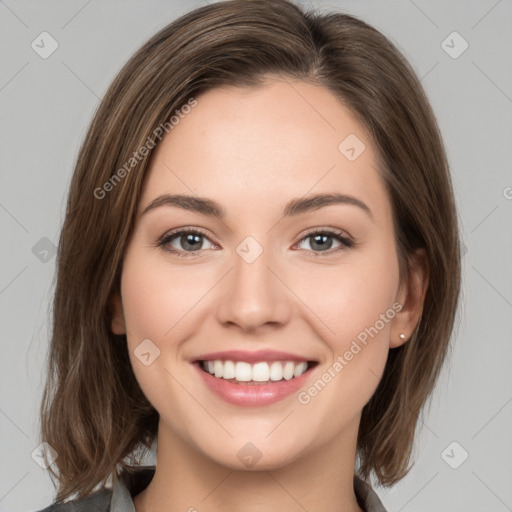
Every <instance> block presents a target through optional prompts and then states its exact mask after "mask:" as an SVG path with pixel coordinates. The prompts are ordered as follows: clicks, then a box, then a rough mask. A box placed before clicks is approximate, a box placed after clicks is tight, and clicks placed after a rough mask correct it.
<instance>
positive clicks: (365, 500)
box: [354, 475, 386, 512]
mask: <svg viewBox="0 0 512 512" xmlns="http://www.w3.org/2000/svg"><path fill="white" fill-rule="evenodd" d="M354 491H355V493H356V497H357V501H358V503H359V506H360V507H361V508H362V509H363V510H364V511H365V512H386V509H385V508H384V505H383V504H382V501H380V498H379V496H378V495H377V493H376V492H375V491H374V490H373V488H372V486H371V485H370V484H369V483H368V482H366V481H365V480H363V479H362V478H360V477H358V476H357V475H354Z"/></svg>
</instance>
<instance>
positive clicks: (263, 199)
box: [141, 80, 389, 214]
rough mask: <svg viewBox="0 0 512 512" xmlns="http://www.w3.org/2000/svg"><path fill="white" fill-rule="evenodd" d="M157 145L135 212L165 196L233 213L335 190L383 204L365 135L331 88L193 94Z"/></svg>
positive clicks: (273, 86) (275, 86) (294, 85)
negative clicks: (186, 197)
mask: <svg viewBox="0 0 512 512" xmlns="http://www.w3.org/2000/svg"><path fill="white" fill-rule="evenodd" d="M196 100H197V105H196V106H195V107H194V108H192V109H190V111H189V112H188V113H187V114H183V113H182V115H181V116H180V120H179V122H178V124H176V125H175V126H174V127H173V129H172V130H171V131H170V133H169V134H168V135H166V136H165V137H164V138H163V140H162V141H161V142H159V144H158V146H157V147H156V149H155V152H154V154H153V156H152V161H151V165H150V167H149V169H148V174H147V176H146V180H145V185H144V190H143V195H142V200H141V208H143V206H144V204H146V203H147V202H149V201H150V200H152V199H154V198H155V197H157V196H158V195H160V194H163V193H179V194H191V193H193V194H197V195H200V196H208V197H212V198H213V199H215V200H216V201H218V202H221V203H222V204H225V205H226V210H227V212H228V214H229V213H230V207H231V209H234V208H235V207H239V208H244V207H246V206H247V205H248V201H249V202H250V203H255V202H258V203H259V204H260V207H261V205H262V204H268V205H269V207H271V206H272V205H277V204H279V205H282V204H283V203H284V202H286V200H287V198H288V197H289V198H292V197H298V196H303V195H305V194H308V193H320V192H340V193H346V194H352V195H355V196H358V197H360V198H361V199H363V198H364V199H363V200H364V201H365V202H371V203H374V205H375V208H384V209H386V208H389V205H388V204H386V201H387V194H386V191H385V187H384V184H383V182H382V180H381V178H380V176H379V173H378V172H377V154H376V148H374V147H373V143H372V142H371V140H370V138H369V135H368V133H367V130H366V128H365V126H364V125H362V124H361V123H360V122H359V121H358V120H357V118H356V116H355V115H354V114H353V113H352V112H351V111H350V110H349V109H347V108H346V107H345V106H344V105H343V104H342V103H341V101H340V100H339V99H338V98H337V97H336V96H335V95H334V94H333V93H332V92H330V91H329V90H328V89H326V88H324V87H321V86H318V85H313V84H310V83H306V82H300V81H294V82H293V81H285V80H272V81H268V82H266V83H265V84H264V85H262V86H261V87H257V88H240V87H236V88H235V87H222V88H216V89H213V90H210V91H208V92H206V93H204V94H202V95H200V96H198V97H197V98H196Z"/></svg>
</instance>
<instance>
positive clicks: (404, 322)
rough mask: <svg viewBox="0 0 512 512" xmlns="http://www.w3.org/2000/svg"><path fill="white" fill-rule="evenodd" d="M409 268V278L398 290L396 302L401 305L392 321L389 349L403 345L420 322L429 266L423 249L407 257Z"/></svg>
mask: <svg viewBox="0 0 512 512" xmlns="http://www.w3.org/2000/svg"><path fill="white" fill-rule="evenodd" d="M409 268H410V278H409V280H407V279H406V277H404V281H403V282H402V283H400V287H399V290H398V294H397V298H396V300H397V302H398V303H399V304H402V309H401V310H400V311H399V312H398V313H397V314H396V316H395V318H394V319H393V325H392V328H391V335H390V336H391V337H390V340H389V348H396V347H399V346H401V345H403V344H404V343H405V342H406V341H407V340H408V339H409V338H410V337H411V336H412V333H413V332H414V329H415V328H416V327H417V326H418V324H419V322H420V319H421V313H422V311H423V304H424V302H425V295H426V293H427V288H428V283H429V266H428V258H427V255H426V252H425V249H417V250H416V252H415V253H414V254H413V255H412V256H409ZM400 334H404V335H405V337H404V338H403V339H402V338H400Z"/></svg>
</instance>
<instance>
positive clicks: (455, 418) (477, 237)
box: [0, 0, 512, 512]
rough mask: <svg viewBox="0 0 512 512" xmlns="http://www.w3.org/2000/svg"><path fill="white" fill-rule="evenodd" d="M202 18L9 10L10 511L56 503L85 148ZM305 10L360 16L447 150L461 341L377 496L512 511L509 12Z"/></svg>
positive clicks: (1, 419)
mask: <svg viewBox="0 0 512 512" xmlns="http://www.w3.org/2000/svg"><path fill="white" fill-rule="evenodd" d="M204 4H205V2H204V1H203V2H199V1H190V2H185V1H183V0H182V1H170V0H167V1H156V0H152V1H146V2H142V1H138V2H135V1H120V0H118V1H99V0H89V1H87V0H77V1H75V0H68V1H66V2H64V1H47V0H44V1H15V0H5V1H2V0H0V38H1V46H0V51H1V67H0V108H1V117H0V118H1V124H0V126H1V134H0V144H1V152H0V154H1V158H2V163H1V167H0V169H1V173H2V175H1V180H2V181H1V183H2V186H1V188H0V221H1V230H2V232H1V237H2V250H1V257H2V260H1V265H0V307H1V311H2V320H3V321H2V322H1V323H0V329H1V347H2V357H1V358H0V364H1V371H0V379H1V396H0V432H1V437H0V442H1V447H2V457H1V466H0V510H2V511H7V510H8V511H12V512H16V511H25V510H26V511H30V510H37V509H39V508H43V507H44V506H46V505H48V504H49V503H50V502H51V501H52V500H53V497H54V489H53V486H52V485H51V481H50V479H49V476H48V475H47V472H46V471H45V470H44V469H42V468H41V467H40V466H39V465H38V464H36V462H35V461H34V460H33V459H32V457H31V454H32V452H33V451H34V450H35V449H36V448H37V445H38V443H37V438H38V437H37V434H38V417H37V415H38V408H39V400H40V396H41V392H42V386H43V379H44V376H43V374H42V365H43V362H44V357H45V354H46V350H47V347H48V329H49V327H48V308H49V306H48V305H49V300H50V298H51V291H52V289H51V285H52V278H53V273H54V268H55V267H54V264H55V257H54V255H53V252H52V249H53V247H54V244H57V241H58V234H59V229H60V226H61V222H62V219H63V215H64V206H65V197H66V192H67V188H68V185H69V180H70V176H71V172H72V169H73V165H74V162H75V159H76V155H77V151H78V147H79V144H80V142H81V140H82V138H83V136H84V134H85V130H86V128H87V125H88V122H89V120H90V119H91V116H92V113H93V112H94V110H95V109H96V107H97V105H98V102H99V98H101V96H102V95H103V94H104V92H105V90H106V88H107V86H108V84H109V83H110V82H111V80H112V79H113V78H114V76H115V74H116V73H117V71H118V70H119V69H120V67H121V66H122V64H123V63H124V62H125V61H126V59H127V58H128V57H129V56H130V55H131V54H132V53H133V52H134V51H135V50H136V49H137V48H138V47H139V46H140V45H141V44H142V43H143V42H144V41H145V40H146V39H147V38H148V37H150V36H151V35H152V34H154V33H155V32H156V31H157V30H158V29H160V28H162V27H163V26H164V25H166V24H168V23H169V22H170V21H172V20H173V19H175V18H176V17H178V16H179V15H181V14H183V13H185V12H187V11H188V10H190V9H192V8H194V7H197V6H200V5H204ZM307 5H313V6H316V7H322V8H326V9H337V10H343V11H346V12H348V13H352V14H355V15H358V16H360V17H361V18H362V19H364V20H365V21H367V22H369V23H370V24H372V25H374V26H375V27H376V28H378V29H379V30H381V31H382V32H384V34H386V35H387V36H388V37H390V38H391V40H393V41H394V42H395V43H396V44H397V45H398V47H399V48H400V49H401V50H402V51H403V52H404V54H405V55H406V57H407V58H408V59H409V61H410V62H411V63H412V65H413V67H414V68H415V69H416V71H417V73H418V74H419V76H420V77H422V82H423V84H424V86H425V88H426V90H427V94H428V95H429V98H430V100H431V103H432V106H433V108H434V110H435V112H436V114H437V117H438V120H439V123H440V126H441V130H442V133H443V136H444V139H445V143H446V146H447V149H448V156H449V159H450V164H451V169H452V173H453V179H454V183H455V188H456V199H457V203H458V207H459V212H460V219H461V225H462V235H463V240H464V243H465V247H466V253H465V256H464V262H463V264H464V278H463V297H462V308H461V321H460V327H459V329H458V332H457V335H456V337H455V339H454V345H453V356H452V358H451V359H450V361H449V363H448V364H447V365H446V368H445V372H444V373H443V375H442V378H441V380H440V381H439V384H438V386H437V388H436V392H435V395H434V399H433V401H432V406H431V408H430V411H429V412H428V414H426V415H425V418H424V421H423V425H422V428H421V434H420V435H419V436H418V438H417V443H416V449H415V456H416V465H415V466H414V468H413V469H412V470H411V472H410V473H409V474H408V475H407V477H405V478H404V479H403V480H402V481H401V482H400V483H399V484H397V485H396V486H395V487H394V488H393V489H392V490H386V489H381V488H376V490H377V492H378V493H379V495H380V496H381V497H382V500H383V502H384V504H385V506H386V507H387V508H388V510H389V511H390V512H391V511H405V512H412V511H415V512H421V511H425V512H426V511H431V510H436V511H438V512H441V511H450V512H457V511H461V512H462V511H465V512H467V511H482V510H485V511H486V512H491V511H496V512H501V511H506V510H512V485H511V484H512V463H511V460H512V442H511V436H510V432H511V431H512V430H511V425H512V379H511V376H510V375H511V372H510V362H511V354H512V344H511V341H512V340H511V327H512V265H511V262H512V172H511V162H512V158H511V156H512V144H511V141H512V137H511V135H512V117H511V114H512V30H511V27H510V22H511V21H512V2H511V1H510V0H500V1H496V0H475V1H451V2H446V1H441V0H436V1H429V2H427V1H425V0H414V1H412V0H411V1H409V0H400V1H386V2H379V1H338V2H334V1H333V2H322V1H320V0H317V1H315V2H312V3H311V2H307ZM43 31H46V32H48V33H49V34H51V36H52V37H53V38H54V39H55V40H56V41H57V43H58V45H59V46H58V48H57V50H56V51H55V52H54V53H53V54H52V55H51V56H49V57H48V58H46V59H43V58H41V57H40V56H39V54H38V53H36V51H34V50H33V49H32V47H31V43H32V41H34V40H36V42H37V41H38V40H40V39H36V38H38V36H39V34H40V33H41V32H43ZM453 31H456V32H458V33H459V34H460V36H462V38H463V39H464V40H465V41H467V43H468V44H469V47H468V48H467V50H466V51H465V52H464V53H462V54H461V55H458V56H457V58H453V55H454V54H457V53H458V52H459V51H460V50H461V49H462V48H463V47H462V44H463V42H462V40H461V39H457V37H458V36H455V39H454V38H453V36H452V37H451V38H448V39H447V40H446V38H447V36H449V35H450V34H451V33H452V32H453ZM444 40H446V42H445V43H443V41H444ZM45 47H46V48H48V47H49V46H48V44H46V45H45ZM450 47H452V48H450ZM447 51H448V52H451V53H452V56H450V55H449V54H448V53H447ZM454 441H455V442H456V443H457V444H455V445H452V444H451V443H453V442H454ZM466 452H467V454H468V455H469V456H468V458H467V459H466V460H464V456H465V453H466ZM463 460H464V461H463ZM462 461H463V462H462ZM452 466H458V467H457V469H454V468H453V467H452ZM310 512H313V511H310Z"/></svg>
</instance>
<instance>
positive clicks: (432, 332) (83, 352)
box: [40, 0, 460, 501]
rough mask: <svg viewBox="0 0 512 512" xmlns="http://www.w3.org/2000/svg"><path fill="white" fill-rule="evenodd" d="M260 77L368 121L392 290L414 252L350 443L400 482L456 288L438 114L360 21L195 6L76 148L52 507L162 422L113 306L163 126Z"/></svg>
mask: <svg viewBox="0 0 512 512" xmlns="http://www.w3.org/2000/svg"><path fill="white" fill-rule="evenodd" d="M272 75H276V76H280V77H289V78H290V79H299V80H303V81H308V82H310V83H314V84H318V85H321V86H324V87H326V88H327V89H329V90H330V91H331V92H332V93H333V94H334V95H335V96H336V97H337V98H339V100H340V101H341V102H342V103H343V104H344V105H345V106H347V107H348V108H349V109H350V110H351V111H352V112H353V113H354V114H355V115H356V116H357V118H358V119H359V120H360V122H361V123H363V124H364V126H365V127H366V128H367V129H368V131H369V133H370V135H371V138H372V142H373V144H374V145H375V147H376V148H377V153H378V156H379V160H380V161H379V162H378V163H379V168H378V171H379V173H380V174H381V176H382V178H383V179H384V182H385V184H386V188H387V190H388V192H389V197H390V198H391V202H392V209H393V216H394V224H395V233H396V247H397V254H398V259H399V264H400V277H401V279H408V276H409V274H408V256H409V255H412V253H413V252H414V251H415V250H416V249H418V248H423V249H424V250H425V252H426V256H427V259H428V266H429V285H428V289H427V292H426V297H425V302H424V307H423V310H422V315H421V318H420V321H419V322H418V324H417V326H416V329H415V331H414V333H413V334H412V336H411V338H410V339H409V340H408V341H407V343H405V344H403V345H401V346H400V347H397V348H394V349H392V350H390V352H389V357H388V360H387V364H386V367H385V371H384V374H383V377H382V380H381V382H380V384H379V386H378V388H377V390H376V392H375V394H374V395H373V397H372V398H371V399H370V401H369V402H368V403H367V404H366V405H365V407H364V409H363V411H362V418H361V423H360V429H359V436H358V440H357V449H358V461H359V467H358V468H357V472H358V473H359V475H360V476H362V477H363V478H365V479H368V477H370V475H371V474H372V473H373V474H374V475H375V476H376V477H377V479H378V481H379V483H380V484H381V485H385V486H388V485H392V484H393V483H396V482H397V481H398V480H400V479H401V478H402V477H403V476H405V474H406V473H407V472H408V471H409V470H410V467H408V465H409V463H410V461H411V453H412V449H413V444H414V443H413V442H414V433H415V429H416V423H417V420H418V417H419V415H420V413H421V411H422V409H423V406H424V405H425V404H426V403H427V400H428V399H429V398H430V397H431V392H432V390H433V387H434V384H435V382H436V380H437V377H438V375H439V373H440V369H441V367H442V363H443V361H444V359H445V356H446V355H447V352H448V348H449V339H450V337H451V335H452V331H453V328H454V322H455V316H456V310H457V304H458V297H459V288H460V247H459V234H458V227H457V224H458V219H457V212H456V207H455V201H454V195H453V189H452V184H451V179H450V174H449V168H448V162H447V157H446V153H445V149H444V146H443V143H442V140H441V136H440V132H439V128H438V126H437V122H436V119H435V116H434V114H433V112H432V110H431V107H430V105H429V103H428V100H427V98H426V95H425V92H424V90H423V88H422V85H421V83H420V81H419V79H418V78H417V76H416V74H415V72H414V71H413V69H412V68H411V67H410V65H409V64H408V63H407V61H406V60H405V58H404V57H403V55H402V54H401V53H400V52H399V51H398V50H397V48H396V47H395V46H394V45H393V44H392V43H391V42H390V41H389V40H388V39H387V38H386V37H385V36H384V35H383V34H381V33H380V32H379V31H378V30H376V29H374V28H372V27H371V26H369V25H367V24H366V23H364V22H363V21H361V20H359V19H357V18H356V17H353V16H350V15H347V14H342V13H318V12H313V11H305V10H303V9H302V8H301V7H299V6H298V5H295V4H294V3H292V2H291V1H287V0H243V1H242V0H232V1H223V2H218V3H214V4H212V5H208V6H205V7H202V8H198V9H196V10H193V11H191V12H189V13H188V14H186V15H184V16H182V17H180V18H179V19H177V20H176V21H174V22H173V23H171V24H170V25H168V26H166V27H165V28H163V29H162V30H161V31H159V32H158V33H157V34H156V35H154V36H153V37H152V38H151V39H150V40H149V41H148V42H147V43H146V44H144V46H143V47H142V48H141V49H140V50H138V51H137V52H136V53H135V54H134V55H133V56H132V57H131V58H130V60H129V61H128V62H127V63H126V64H125V66H124V67H123V68H122V70H121V71H120V72H119V74H118V75H117V77H116V78H115V80H114V81H113V83H112V84H111V86H110V88H109V89H108V91H107V93H106V95H105V97H104V98H103V100H102V101H101V104H100V105H99V108H98V110H97V112H96V113H95V116H94V118H93V120H92V123H91V125H90V127H89V130H88V132H87V135H86V137H85V140H84V141H83V144H82V147H81V150H80V152H79V155H78V159H77V163H76V168H75V170H74V174H73V177H72V181H71V185H70V190H69V196H68V202H67V211H66V217H65V221H64V224H63V227H62V231H61V236H60V241H59V247H58V255H57V274H56V286H55V293H54V299H53V318H52V321H53V329H52V338H51V342H50V348H49V356H48V360H47V365H48V368H47V371H48V377H47V382H46V385H45V388H44V392H43V399H42V403H41V410H40V419H41V440H42V441H46V442H47V443H49V444H50V445H51V446H52V447H53V449H54V450H56V452H57V453H58V458H57V459H56V461H55V465H56V466H57V468H58V474H57V473H56V472H55V471H54V470H53V469H52V467H51V466H50V472H51V477H52V479H53V478H54V477H56V478H57V479H58V480H59V489H58V493H57V497H56V500H57V501H64V500H66V499H67V498H69V497H70V496H71V495H72V494H75V493H76V495H77V497H82V496H85V495H88V494H90V493H91V492H92V491H93V490H95V488H96V487H98V486H100V485H101V484H103V485H104V484H106V483H107V482H108V480H109V479H110V478H113V479H116V478H118V475H119V473H120V471H121V470H127V471H129V470H130V460H132V458H133V453H134V452H135V451H136V450H138V449H140V448H142V450H143V453H144V450H146V449H149V448H150V446H151V444H152V443H153V441H154V439H155V436H156V434H157V425H158V419H159V415H158V412H157V411H156V410H155V409H154V407H153V406H152V405H151V404H150V403H149V401H148V400H147V399H146V397H145V396H144V394H143V393H142V391H141V389H140V387H139V385H138V382H137V380H136V378H135V376H134V373H133V371H132V368H131V365H130V361H129V357H128V351H127V344H126V337H125V336H124V335H123V336H121V335H114V334H113V333H112V332H111V328H110V319H111V312H110V308H109V304H110V298H111V297H112V294H113V293H115V292H119V289H120V276H121V269H122V262H123V255H124V253H125V249H126V246H127V241H128V239H129V237H130V234H131V232H132V229H133V225H134V219H135V214H136V210H137V205H138V201H139V198H140V194H141V185H142V183H143V179H144V175H145V173H146V170H147V168H148V163H149V160H150V156H151V154H152V151H153V149H152V148H153V147H154V146H155V145H156V144H157V143H158V141H159V134H160V135H161V132H162V127H164V128H165V130H166V131H167V130H168V129H169V126H171V125H172V123H170V122H169V120H170V119H171V118H172V116H173V115H176V111H177V110H178V111H179V109H180V108H182V107H183V106H184V105H186V104H187V102H189V101H190V100H191V98H197V97H198V96H199V95H200V94H201V93H203V92H205V91H208V90H210V89H212V88H215V87H218V86H223V85H236V86H241V87H254V86H258V85H261V84H262V83H263V82H264V79H265V78H266V77H268V76H272ZM166 123H167V124H166ZM143 147H146V152H145V154H144V155H141V153H142V151H139V150H140V148H143ZM123 169H124V171H125V172H122V170H123Z"/></svg>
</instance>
